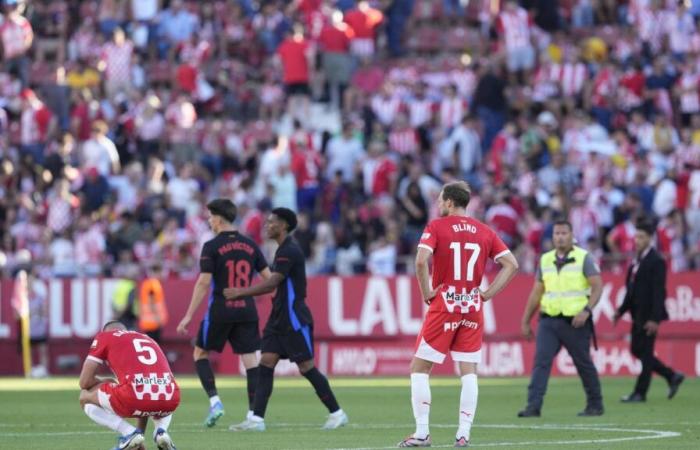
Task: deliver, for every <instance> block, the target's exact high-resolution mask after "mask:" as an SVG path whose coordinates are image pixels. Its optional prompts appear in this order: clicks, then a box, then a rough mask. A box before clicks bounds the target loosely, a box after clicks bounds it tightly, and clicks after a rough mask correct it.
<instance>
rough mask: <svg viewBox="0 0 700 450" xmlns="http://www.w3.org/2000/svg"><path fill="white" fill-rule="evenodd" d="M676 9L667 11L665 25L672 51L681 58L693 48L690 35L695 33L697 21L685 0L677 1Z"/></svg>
mask: <svg viewBox="0 0 700 450" xmlns="http://www.w3.org/2000/svg"><path fill="white" fill-rule="evenodd" d="M675 9H676V10H675V11H667V12H666V14H665V16H666V17H665V20H664V25H665V26H666V30H665V31H666V33H667V34H668V45H669V47H670V49H671V52H672V53H673V56H674V57H676V58H679V59H681V58H683V57H685V55H686V53H688V51H689V50H691V44H692V39H690V37H691V36H692V35H693V34H694V33H695V21H694V20H693V16H692V14H690V12H689V11H688V7H687V3H686V2H685V1H677V2H676V6H675Z"/></svg>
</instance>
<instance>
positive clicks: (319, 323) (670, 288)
mask: <svg viewBox="0 0 700 450" xmlns="http://www.w3.org/2000/svg"><path fill="white" fill-rule="evenodd" d="M603 281H604V287H603V295H602V298H601V301H600V303H599V305H598V306H597V307H596V309H595V311H594V321H595V324H596V331H597V335H598V342H599V349H598V350H595V351H594V360H595V362H596V364H597V366H598V368H599V370H600V371H601V373H602V374H604V375H629V374H636V373H638V372H639V370H640V369H641V366H640V363H639V362H638V361H637V360H636V359H635V358H634V357H633V356H632V355H631V354H630V352H629V344H628V341H627V334H628V332H629V328H630V323H629V317H625V318H624V319H623V320H622V321H621V323H619V324H618V326H617V327H613V324H612V318H613V315H614V312H615V308H616V306H617V305H619V304H620V303H621V302H622V299H623V298H624V295H625V287H624V279H623V277H622V276H621V275H612V274H605V275H604V276H603ZM43 282H44V283H46V288H47V292H48V304H49V318H48V322H49V336H50V339H49V346H50V352H51V367H50V371H51V373H56V374H61V373H76V372H77V371H78V370H79V369H80V364H81V363H82V359H83V358H84V355H85V354H86V352H87V350H88V347H89V344H90V339H91V338H92V337H93V336H94V335H95V334H96V333H97V331H98V330H99V328H100V326H101V324H102V323H104V322H105V321H106V320H108V319H110V318H112V309H111V295H112V292H113V291H114V288H115V285H116V280H113V279H94V278H93V279H50V280H46V281H43ZM484 283H485V284H484V286H486V285H487V283H488V280H485V281H484ZM532 283H533V279H532V276H527V275H518V276H516V278H515V279H514V280H513V282H512V283H511V284H510V285H509V286H508V287H507V288H506V289H505V290H504V291H503V292H502V293H500V294H499V295H498V296H496V298H495V299H493V300H492V301H490V302H486V303H484V304H483V308H484V319H485V320H484V324H483V326H484V332H485V340H486V343H485V346H484V348H483V362H482V364H481V365H480V371H481V373H482V374H483V375H487V376H519V375H527V374H529V373H530V370H531V368H532V359H533V354H534V343H533V342H528V341H525V340H523V339H522V338H521V336H520V320H521V317H522V312H523V309H524V307H525V302H526V300H527V295H528V293H529V291H530V289H531V287H532ZM193 285H194V281H192V280H168V281H165V282H164V286H163V287H164V290H165V298H166V302H167V306H168V310H169V314H170V318H171V319H170V322H169V323H168V324H167V325H166V326H165V328H164V330H163V343H162V346H163V348H164V350H165V351H166V353H169V355H170V356H171V358H172V359H173V360H174V361H173V368H174V370H175V371H176V372H181V373H182V372H192V371H193V366H192V362H191V356H190V355H191V339H188V338H185V337H182V336H179V335H177V333H176V331H175V327H176V326H177V323H178V321H179V319H180V318H181V317H182V315H183V314H184V312H185V310H186V308H187V306H188V303H189V300H190V294H191V292H192V287H193ZM667 295H668V298H667V300H666V306H667V308H668V311H669V315H670V320H669V321H668V322H665V323H664V324H663V325H662V327H661V333H660V335H659V341H658V344H657V347H656V348H657V354H658V355H659V356H660V357H661V358H662V359H663V360H664V361H666V362H668V363H669V364H670V365H672V366H673V367H674V368H677V369H679V370H682V371H684V372H686V373H687V374H691V375H700V276H698V274H697V273H691V272H689V273H680V274H671V275H670V276H669V279H668V283H667ZM11 296H12V281H11V280H3V281H2V282H0V359H2V361H3V364H1V365H0V374H15V375H17V374H20V373H22V361H21V357H20V354H19V352H18V343H17V339H18V334H19V333H18V322H17V321H16V319H15V314H14V312H13V310H12V305H11ZM308 303H309V305H310V307H311V309H312V311H313V313H314V319H315V323H314V333H315V336H316V349H315V350H316V359H317V364H318V365H319V366H320V367H321V368H322V369H323V370H325V371H327V373H329V374H331V375H336V376H341V375H357V376H363V375H364V376H366V375H386V376H390V375H405V374H407V372H408V362H409V361H410V359H411V355H412V350H413V345H414V342H415V337H416V334H417V333H418V331H419V330H420V326H421V320H422V319H421V317H422V314H423V313H424V310H425V306H424V305H423V303H422V302H421V300H420V294H419V291H418V285H417V282H416V280H415V277H410V276H396V277H390V278H382V277H369V276H357V277H345V278H341V277H312V278H310V279H309V284H308ZM270 304H271V303H270V299H269V298H265V299H260V300H259V301H258V307H259V308H258V310H259V313H260V317H261V318H266V317H267V315H268V313H269V310H270ZM203 313H204V306H203V307H202V308H201V310H200V311H199V315H200V316H201V315H202V314H203ZM535 323H536V321H533V325H534V324H535ZM198 324H199V318H196V319H195V320H193V323H192V325H191V326H190V332H191V335H194V334H195V332H196V329H197V326H198ZM214 361H215V364H216V365H217V370H218V371H220V372H224V373H240V372H241V368H240V367H239V361H238V359H237V358H236V357H235V356H232V355H231V353H230V352H229V351H228V350H227V351H225V352H224V354H223V355H221V356H219V357H218V358H215V360H214ZM278 370H279V371H280V372H281V373H287V372H289V373H296V369H295V367H294V366H290V365H287V364H283V365H280V367H279V369H278ZM553 370H554V373H555V374H559V375H570V374H574V373H575V369H574V367H573V365H572V362H571V358H570V357H569V355H568V354H567V353H566V352H565V351H562V352H561V353H560V354H559V356H558V357H557V359H556V361H555V364H554V366H553ZM434 373H436V374H445V375H447V374H453V373H455V367H454V365H453V364H452V363H451V362H449V360H448V361H447V363H446V364H443V365H442V366H438V367H436V370H435V372H434Z"/></svg>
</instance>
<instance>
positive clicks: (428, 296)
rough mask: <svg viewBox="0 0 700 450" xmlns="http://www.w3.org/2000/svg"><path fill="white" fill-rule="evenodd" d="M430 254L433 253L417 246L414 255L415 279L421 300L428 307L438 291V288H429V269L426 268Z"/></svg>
mask: <svg viewBox="0 0 700 450" xmlns="http://www.w3.org/2000/svg"><path fill="white" fill-rule="evenodd" d="M432 254H433V252H431V251H430V250H428V248H426V247H424V246H419V247H418V252H417V253H416V278H418V286H420V293H421V298H422V299H423V301H424V302H425V303H426V304H428V305H429V304H430V302H432V301H433V299H434V298H435V296H436V295H437V292H438V291H439V290H440V286H437V287H436V288H435V289H432V288H431V287H430V269H429V267H428V262H429V261H430V257H431V256H432Z"/></svg>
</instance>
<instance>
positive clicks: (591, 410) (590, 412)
mask: <svg viewBox="0 0 700 450" xmlns="http://www.w3.org/2000/svg"><path fill="white" fill-rule="evenodd" d="M604 412H605V410H604V409H603V407H602V406H597V407H593V406H586V409H584V410H583V411H581V412H580V413H578V414H577V415H578V416H579V417H595V416H602V415H603V413H604Z"/></svg>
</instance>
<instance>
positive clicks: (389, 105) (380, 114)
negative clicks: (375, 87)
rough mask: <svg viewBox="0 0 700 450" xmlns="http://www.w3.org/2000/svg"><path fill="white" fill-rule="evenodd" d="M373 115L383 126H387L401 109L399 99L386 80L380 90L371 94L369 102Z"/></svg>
mask: <svg viewBox="0 0 700 450" xmlns="http://www.w3.org/2000/svg"><path fill="white" fill-rule="evenodd" d="M371 108H372V112H373V113H374V117H375V118H376V119H377V121H378V122H379V123H380V124H381V125H382V126H383V127H389V126H391V124H392V123H394V120H396V116H397V115H398V113H399V111H400V109H401V100H400V99H399V98H398V96H397V95H395V93H394V88H393V86H392V85H391V84H390V83H388V82H386V83H384V85H383V86H382V90H381V91H380V92H379V93H377V94H375V95H374V96H372V102H371Z"/></svg>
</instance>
